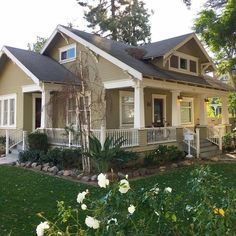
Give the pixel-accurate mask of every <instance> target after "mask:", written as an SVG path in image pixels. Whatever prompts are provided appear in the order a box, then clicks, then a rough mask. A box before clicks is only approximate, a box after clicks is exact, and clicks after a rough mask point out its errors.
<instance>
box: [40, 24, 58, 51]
mask: <svg viewBox="0 0 236 236" xmlns="http://www.w3.org/2000/svg"><path fill="white" fill-rule="evenodd" d="M57 27H58V26H57ZM57 33H58V30H57V28H56V29H55V30H54V31H53V32H52V34H51V36H50V37H49V39H48V40H47V41H46V43H45V44H44V46H43V48H42V49H41V51H40V53H41V54H44V52H45V51H46V49H47V48H48V46H49V44H50V43H51V42H52V40H53V39H54V37H55V36H56V35H57Z"/></svg>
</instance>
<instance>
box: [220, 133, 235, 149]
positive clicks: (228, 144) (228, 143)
mask: <svg viewBox="0 0 236 236" xmlns="http://www.w3.org/2000/svg"><path fill="white" fill-rule="evenodd" d="M232 142H233V138H232V134H231V133H227V134H226V135H225V136H224V137H223V149H224V150H226V151H232V150H233V148H234V147H233V145H232Z"/></svg>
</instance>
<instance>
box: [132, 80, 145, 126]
mask: <svg viewBox="0 0 236 236" xmlns="http://www.w3.org/2000/svg"><path fill="white" fill-rule="evenodd" d="M144 127H145V114H144V92H143V85H142V84H141V82H140V81H137V82H136V83H135V85H134V128H136V129H141V128H144Z"/></svg>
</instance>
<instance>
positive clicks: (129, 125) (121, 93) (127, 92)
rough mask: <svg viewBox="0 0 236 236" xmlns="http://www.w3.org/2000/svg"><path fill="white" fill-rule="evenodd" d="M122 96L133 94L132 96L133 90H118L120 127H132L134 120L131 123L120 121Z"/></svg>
mask: <svg viewBox="0 0 236 236" xmlns="http://www.w3.org/2000/svg"><path fill="white" fill-rule="evenodd" d="M124 96H133V97H134V92H132V91H119V113H120V128H133V127H134V122H133V124H123V123H122V118H123V117H122V97H124Z"/></svg>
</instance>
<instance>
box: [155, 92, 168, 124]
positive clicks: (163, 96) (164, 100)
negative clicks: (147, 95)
mask: <svg viewBox="0 0 236 236" xmlns="http://www.w3.org/2000/svg"><path fill="white" fill-rule="evenodd" d="M155 98H157V99H162V100H163V119H164V120H165V121H166V95H162V94H152V122H154V99H155Z"/></svg>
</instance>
